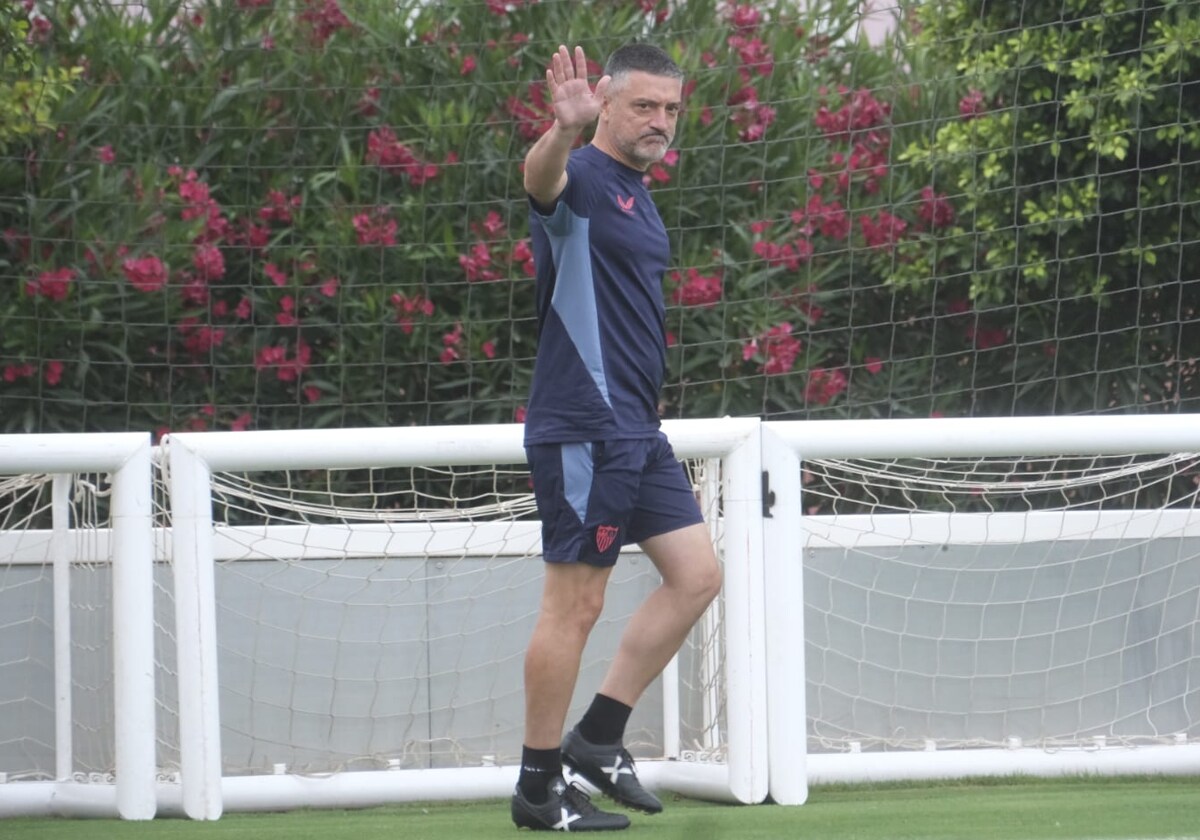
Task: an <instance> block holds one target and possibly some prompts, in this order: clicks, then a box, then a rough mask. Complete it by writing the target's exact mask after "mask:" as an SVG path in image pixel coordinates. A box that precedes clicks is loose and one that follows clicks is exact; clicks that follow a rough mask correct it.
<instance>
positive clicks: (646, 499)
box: [525, 432, 704, 566]
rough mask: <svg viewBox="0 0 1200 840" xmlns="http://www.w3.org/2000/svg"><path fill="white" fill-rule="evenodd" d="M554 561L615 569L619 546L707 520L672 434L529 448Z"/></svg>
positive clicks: (548, 554)
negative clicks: (669, 440)
mask: <svg viewBox="0 0 1200 840" xmlns="http://www.w3.org/2000/svg"><path fill="white" fill-rule="evenodd" d="M525 451H526V454H527V455H528V458H529V470H530V473H531V474H532V476H533V494H534V496H535V498H536V499H537V506H538V513H539V514H540V516H541V518H542V555H543V558H544V559H545V560H546V562H548V563H575V562H582V563H587V564H589V565H592V566H611V565H613V564H614V563H616V562H617V553H618V552H619V551H620V550H621V546H623V545H629V544H631V543H637V542H641V541H642V540H645V539H649V538H650V537H656V536H658V535H659V534H666V533H669V532H671V531H675V530H678V529H679V528H685V527H687V526H688V525H695V524H696V523H698V522H703V521H704V517H703V515H702V514H701V513H700V505H699V504H698V503H697V502H696V496H695V493H694V492H693V491H692V486H691V483H690V482H689V481H688V478H687V474H686V473H685V472H684V469H683V465H682V464H681V463H679V461H678V460H677V459H676V458H675V452H674V450H672V449H671V444H670V443H669V442H668V441H667V437H666V435H664V434H662V433H661V432H660V433H659V435H658V437H654V438H645V439H642V440H607V441H597V442H595V443H547V444H534V445H531V446H527V447H525Z"/></svg>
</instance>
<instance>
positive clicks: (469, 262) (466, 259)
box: [458, 242, 504, 283]
mask: <svg viewBox="0 0 1200 840" xmlns="http://www.w3.org/2000/svg"><path fill="white" fill-rule="evenodd" d="M458 264H459V265H460V266H462V269H463V273H464V274H466V275H467V282H469V283H475V282H485V283H487V282H491V281H493V280H500V279H501V278H503V276H504V275H503V273H502V272H500V271H497V270H496V269H495V268H492V252H491V249H490V248H489V247H488V245H487V243H486V242H476V243H475V244H474V245H472V246H471V252H470V254H469V255H468V254H460V255H459V257H458Z"/></svg>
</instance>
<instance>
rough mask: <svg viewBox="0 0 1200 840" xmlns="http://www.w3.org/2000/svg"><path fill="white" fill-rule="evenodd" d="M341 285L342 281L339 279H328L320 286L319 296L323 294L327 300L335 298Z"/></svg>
mask: <svg viewBox="0 0 1200 840" xmlns="http://www.w3.org/2000/svg"><path fill="white" fill-rule="evenodd" d="M341 285H342V281H341V279H340V278H337V277H330V278H329V279H328V280H326V281H325V282H324V283H322V284H321V286H320V291H321V294H323V295H324V296H325V297H327V298H331V297H336V296H337V293H338V287H339V286H341Z"/></svg>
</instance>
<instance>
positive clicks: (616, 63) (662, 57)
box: [604, 44, 683, 86]
mask: <svg viewBox="0 0 1200 840" xmlns="http://www.w3.org/2000/svg"><path fill="white" fill-rule="evenodd" d="M638 71H640V72H642V73H649V74H650V75H652V76H666V77H667V78H670V79H682V78H683V70H681V69H680V68H679V65H678V64H676V63H675V60H674V59H673V58H671V56H669V55H667V53H666V52H665V51H663V50H661V49H659V48H658V47H656V46H653V45H652V44H626V45H625V46H623V47H619V48H618V49H617V50H616V52H614V53H613V54H612V55H610V56H609V57H608V63H607V64H605V65H604V72H605V74H606V75H609V76H612V79H613V80H612V82H610V85H615V86H619V85H620V83H621V81H622V80H623V77H625V76H627V75H629V74H630V73H634V72H638Z"/></svg>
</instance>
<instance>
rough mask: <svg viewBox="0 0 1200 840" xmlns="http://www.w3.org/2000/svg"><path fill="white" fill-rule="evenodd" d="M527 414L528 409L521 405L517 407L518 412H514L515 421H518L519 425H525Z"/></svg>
mask: <svg viewBox="0 0 1200 840" xmlns="http://www.w3.org/2000/svg"><path fill="white" fill-rule="evenodd" d="M527 413H528V409H526V408H525V406H523V405H519V406H517V410H516V411H514V412H513V419H514V420H516V421H517V422H518V423H524V422H525V415H526V414H527Z"/></svg>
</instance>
